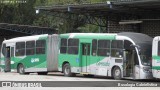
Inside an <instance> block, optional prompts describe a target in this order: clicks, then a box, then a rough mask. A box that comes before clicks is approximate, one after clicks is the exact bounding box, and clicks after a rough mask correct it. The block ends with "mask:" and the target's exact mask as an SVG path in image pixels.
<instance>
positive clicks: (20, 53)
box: [0, 32, 153, 79]
mask: <svg viewBox="0 0 160 90" xmlns="http://www.w3.org/2000/svg"><path fill="white" fill-rule="evenodd" d="M151 49H152V38H151V37H149V36H147V35H145V34H140V33H129V32H124V33H117V34H116V33H115V34H114V33H113V34H111V33H68V34H60V35H47V34H45V35H35V36H27V37H18V38H13V39H9V40H4V41H3V43H2V50H1V61H0V63H1V65H0V67H1V69H2V71H5V72H10V71H17V72H19V73H20V74H28V73H31V72H38V74H46V73H47V72H50V71H59V72H62V73H64V76H74V75H76V74H83V75H84V76H93V75H99V76H107V77H113V78H114V79H121V78H124V79H152V77H153V76H152V72H151V59H152V53H151Z"/></svg>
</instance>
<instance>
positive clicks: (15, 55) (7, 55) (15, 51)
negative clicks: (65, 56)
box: [0, 34, 59, 75]
mask: <svg viewBox="0 0 160 90" xmlns="http://www.w3.org/2000/svg"><path fill="white" fill-rule="evenodd" d="M58 42H59V36H58V35H56V34H53V35H48V34H43V35H33V36H24V37H17V38H13V39H9V40H4V41H3V42H2V48H1V60H0V63H1V64H0V67H1V71H4V72H18V73H20V74H29V73H31V72H37V73H38V74H42V75H43V74H47V73H48V72H50V71H57V70H58V44H57V43H58Z"/></svg>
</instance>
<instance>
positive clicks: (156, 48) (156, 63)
mask: <svg viewBox="0 0 160 90" xmlns="http://www.w3.org/2000/svg"><path fill="white" fill-rule="evenodd" d="M152 73H153V77H154V78H159V79H160V36H157V37H155V38H154V39H153V44H152Z"/></svg>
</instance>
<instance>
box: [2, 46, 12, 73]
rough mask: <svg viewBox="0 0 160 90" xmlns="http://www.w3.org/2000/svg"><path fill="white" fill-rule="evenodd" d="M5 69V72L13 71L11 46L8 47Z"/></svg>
mask: <svg viewBox="0 0 160 90" xmlns="http://www.w3.org/2000/svg"><path fill="white" fill-rule="evenodd" d="M4 71H5V72H10V71H11V59H10V47H6V54H5V68H4Z"/></svg>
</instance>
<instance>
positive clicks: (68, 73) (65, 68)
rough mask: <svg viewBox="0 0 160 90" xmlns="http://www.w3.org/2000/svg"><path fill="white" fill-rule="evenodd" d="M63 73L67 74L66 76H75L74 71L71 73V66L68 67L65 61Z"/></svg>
mask: <svg viewBox="0 0 160 90" xmlns="http://www.w3.org/2000/svg"><path fill="white" fill-rule="evenodd" d="M63 73H64V76H67V77H72V76H75V74H74V73H71V67H70V65H69V63H66V64H65V65H64V66H63Z"/></svg>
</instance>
